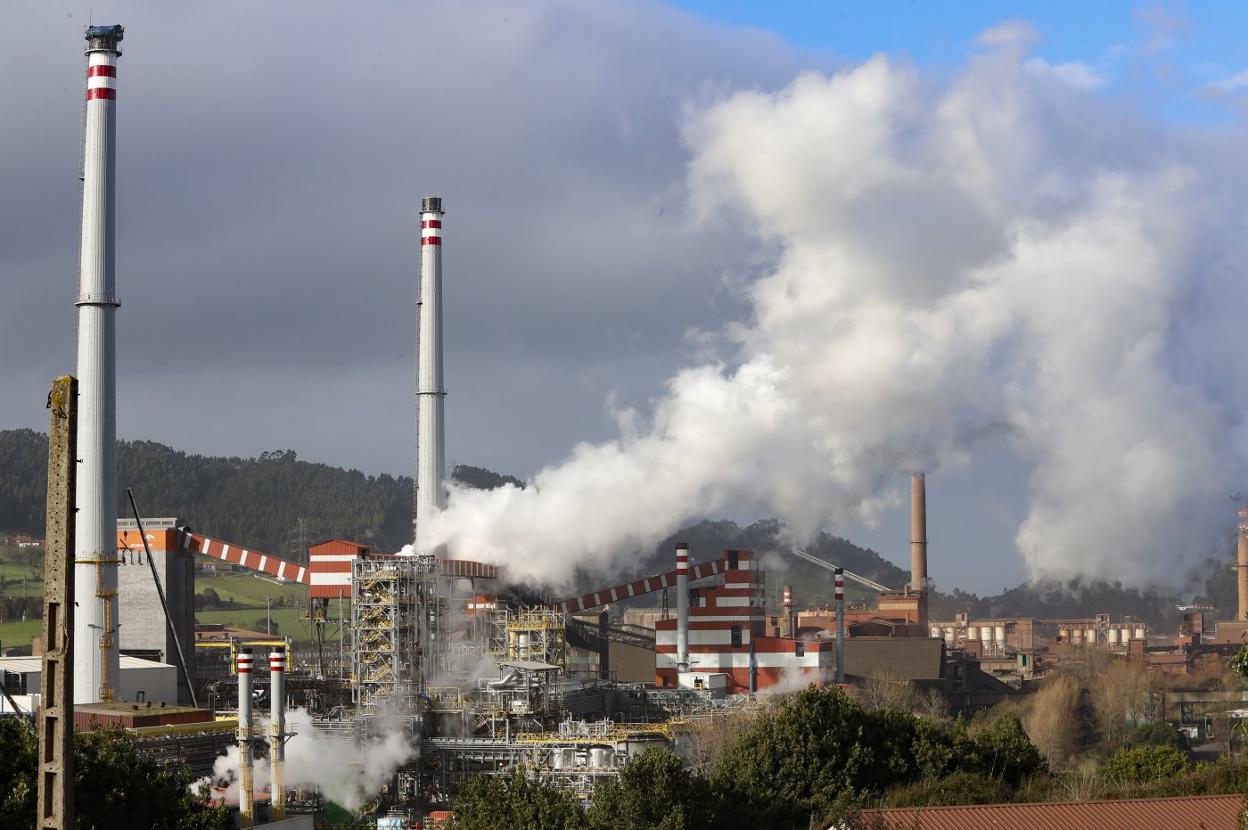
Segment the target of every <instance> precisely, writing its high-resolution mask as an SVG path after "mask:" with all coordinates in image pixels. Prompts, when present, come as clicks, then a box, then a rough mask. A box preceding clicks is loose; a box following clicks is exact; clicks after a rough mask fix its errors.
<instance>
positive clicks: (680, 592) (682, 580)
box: [676, 542, 689, 674]
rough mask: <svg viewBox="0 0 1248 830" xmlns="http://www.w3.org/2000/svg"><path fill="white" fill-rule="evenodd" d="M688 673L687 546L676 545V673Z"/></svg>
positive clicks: (680, 543) (682, 544)
mask: <svg viewBox="0 0 1248 830" xmlns="http://www.w3.org/2000/svg"><path fill="white" fill-rule="evenodd" d="M687 671H689V545H688V544H686V543H684V542H678V543H677V544H676V672H677V674H682V673H684V672H687Z"/></svg>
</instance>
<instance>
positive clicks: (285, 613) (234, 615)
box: [195, 605, 312, 642]
mask: <svg viewBox="0 0 1248 830" xmlns="http://www.w3.org/2000/svg"><path fill="white" fill-rule="evenodd" d="M306 613H307V612H306V611H305V610H303V609H301V608H274V609H272V611H271V612H270V614H269V616H270V619H271V620H272V621H273V623H274V624H275V625H276V626H277V628H278V630H277V631H276V632H275V633H276V634H280V635H281V636H283V637H290V638H292V639H294V640H295V641H296V642H308V641H310V640H311V639H312V637H311V635H310V634H309V632H308V629H307V620H301V619H300V618H301V617H302V616H303V615H304V614H306ZM195 620H196V621H197V622H200V623H220V624H223V625H237V626H240V627H242V628H248V629H251V630H252V631H264V606H263V605H261V606H260V607H259V608H229V609H223V610H216V611H196V612H195Z"/></svg>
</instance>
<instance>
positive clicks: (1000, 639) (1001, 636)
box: [992, 625, 1005, 648]
mask: <svg viewBox="0 0 1248 830" xmlns="http://www.w3.org/2000/svg"><path fill="white" fill-rule="evenodd" d="M992 633H993V634H994V635H996V639H997V647H998V648H1004V647H1005V626H1003V625H998V626H997V627H996V628H994V629H993V631H992Z"/></svg>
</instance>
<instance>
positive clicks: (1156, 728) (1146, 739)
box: [1127, 721, 1192, 754]
mask: <svg viewBox="0 0 1248 830" xmlns="http://www.w3.org/2000/svg"><path fill="white" fill-rule="evenodd" d="M1137 746H1172V747H1174V748H1175V749H1177V750H1179V751H1180V752H1182V753H1184V754H1186V753H1189V752H1191V751H1192V744H1191V742H1190V741H1188V739H1187V736H1186V735H1184V734H1183V733H1182V732H1180V731H1179V730H1178V729H1175V728H1174V727H1173V726H1171V725H1170V724H1168V723H1166V722H1164V721H1157V722H1155V723H1146V724H1144V725H1142V726H1140V727H1138V728H1137V729H1136V730H1135V731H1134V732H1132V733H1131V734H1130V735H1129V736H1127V747H1128V748H1131V747H1137Z"/></svg>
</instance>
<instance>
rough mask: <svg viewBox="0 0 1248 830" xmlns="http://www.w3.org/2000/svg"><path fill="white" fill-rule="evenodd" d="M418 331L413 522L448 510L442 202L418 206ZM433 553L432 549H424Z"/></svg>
mask: <svg viewBox="0 0 1248 830" xmlns="http://www.w3.org/2000/svg"><path fill="white" fill-rule="evenodd" d="M419 317H420V320H419V325H420V333H419V335H418V341H417V344H416V354H417V368H416V496H415V502H416V503H415V514H416V515H415V524H416V526H417V527H418V528H419V525H420V523H421V522H422V521H424V520H425V519H427V518H429V517H430V516H432V515H434V514H435V513H437V512H438V511H440V510H442V509H443V508H444V507H446V489H445V486H444V484H443V476H444V474H445V470H444V466H445V464H446V436H445V430H444V426H443V423H444V420H443V410H444V402H445V398H446V388H445V387H444V386H443V379H442V199H441V197H439V196H426V197H425V198H424V200H423V201H422V203H421V207H420V301H419ZM423 552H427V553H432V551H423Z"/></svg>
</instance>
